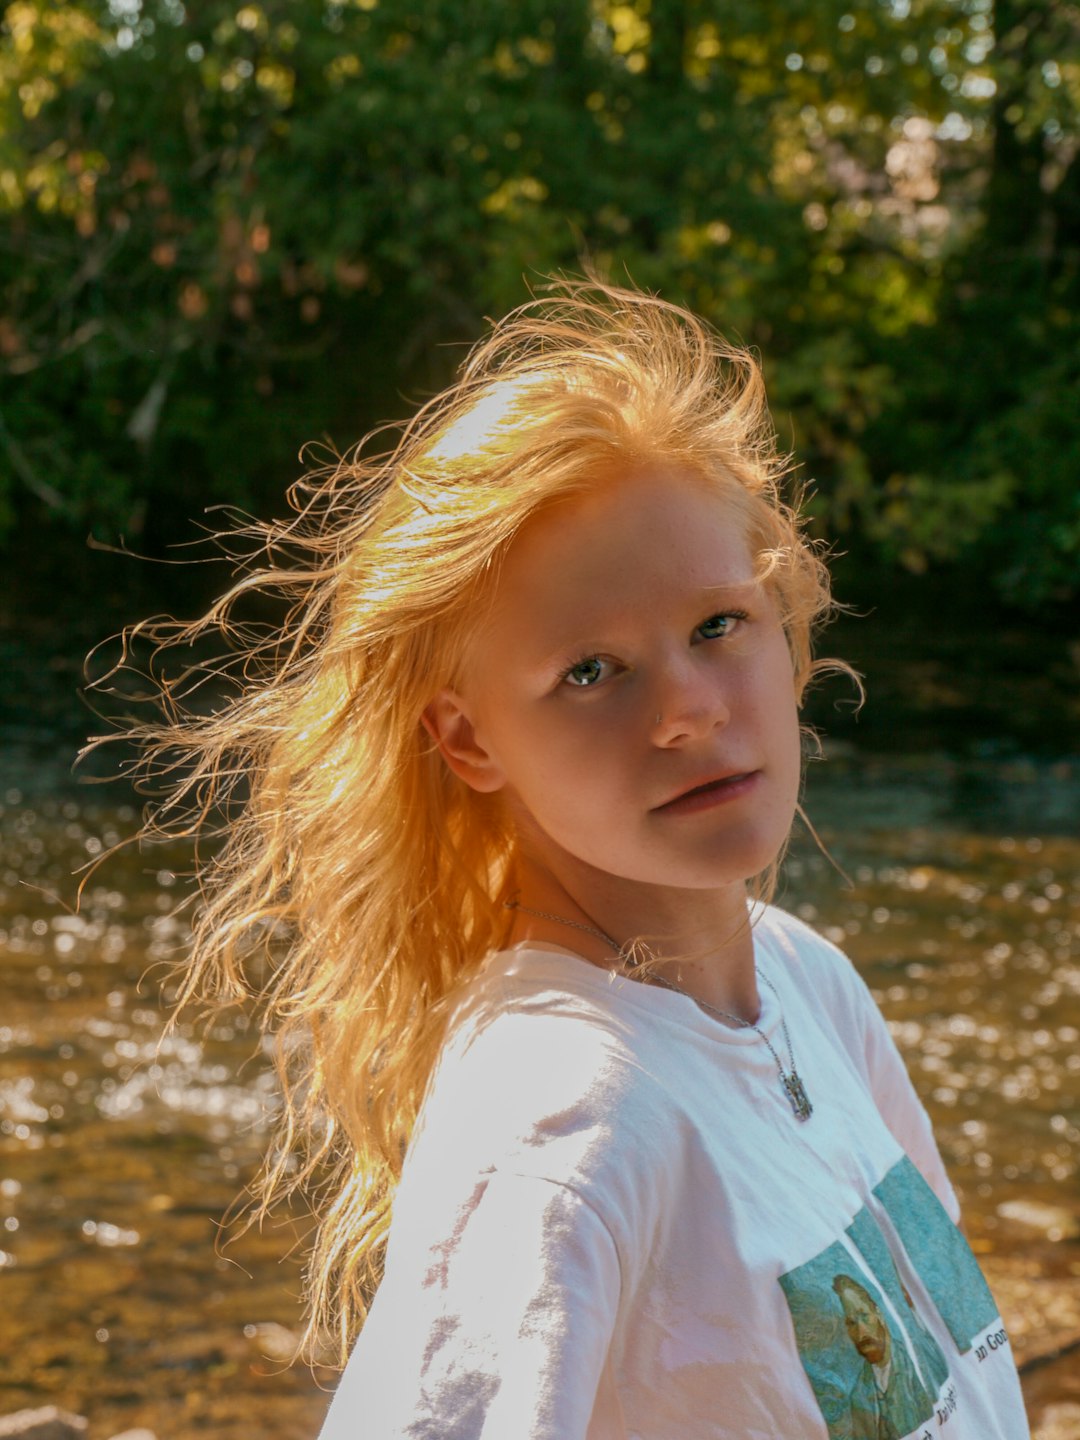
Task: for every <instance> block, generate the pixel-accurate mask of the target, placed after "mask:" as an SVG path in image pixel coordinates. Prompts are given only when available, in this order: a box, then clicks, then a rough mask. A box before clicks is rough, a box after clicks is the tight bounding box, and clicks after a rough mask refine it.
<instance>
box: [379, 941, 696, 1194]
mask: <svg viewBox="0 0 1080 1440" xmlns="http://www.w3.org/2000/svg"><path fill="white" fill-rule="evenodd" d="M530 958H531V957H530ZM574 964H576V965H578V966H580V965H582V964H584V962H581V961H578V962H571V965H570V967H569V968H568V969H567V970H566V971H565V972H564V971H563V970H562V969H560V967H559V966H557V965H538V966H537V967H536V969H535V971H529V970H527V969H526V968H523V969H521V970H518V971H516V972H511V973H507V971H506V969H505V967H504V968H502V969H500V970H498V971H497V972H496V973H495V974H493V975H488V976H485V977H483V978H482V979H480V980H478V983H476V984H475V985H472V986H470V987H469V990H468V991H467V992H466V995H465V997H464V1003H463V1005H462V1006H461V1007H459V1011H458V1013H457V1015H456V1017H455V1021H454V1022H453V1023H452V1026H451V1030H450V1033H449V1035H448V1037H447V1040H446V1043H445V1045H444V1047H443V1051H442V1054H441V1056H440V1059H439V1062H438V1064H437V1066H436V1070H435V1073H434V1075H433V1077H432V1082H431V1085H430V1087H429V1090H428V1094H427V1097H426V1099H425V1102H424V1105H423V1108H422V1111H421V1114H420V1117H419V1119H418V1122H417V1126H416V1130H415V1131H414V1135H413V1141H412V1145H411V1146H410V1151H409V1157H408V1160H407V1162H406V1168H407V1170H408V1171H409V1173H410V1178H411V1179H412V1180H413V1181H414V1182H416V1181H418V1180H419V1178H420V1177H421V1176H424V1177H427V1179H428V1180H430V1181H431V1183H435V1184H438V1185H445V1184H446V1183H447V1181H448V1179H449V1177H450V1176H452V1175H454V1176H461V1177H463V1178H464V1177H466V1176H468V1175H477V1174H483V1173H490V1172H493V1171H500V1172H504V1173H508V1174H517V1175H525V1176H533V1177H536V1178H538V1179H544V1180H550V1181H554V1182H555V1183H557V1184H560V1185H566V1186H569V1187H570V1188H572V1189H574V1190H575V1191H577V1192H578V1193H579V1194H581V1195H582V1196H584V1197H585V1198H586V1199H587V1200H588V1201H589V1203H590V1204H592V1205H594V1206H595V1207H596V1208H597V1209H598V1210H599V1211H600V1213H601V1214H610V1213H612V1212H613V1211H615V1212H617V1211H618V1209H619V1208H624V1207H625V1206H626V1205H627V1204H629V1203H631V1197H632V1193H633V1191H634V1190H635V1188H637V1189H638V1190H639V1191H640V1190H642V1189H644V1188H646V1187H647V1182H648V1177H649V1175H650V1174H652V1175H662V1174H664V1173H670V1171H671V1170H672V1168H673V1152H674V1151H675V1150H677V1147H678V1144H679V1140H678V1129H679V1127H678V1121H677V1116H675V1115H674V1113H673V1107H672V1104H671V1101H670V1098H669V1097H668V1095H667V1094H666V1092H665V1090H664V1087H663V1086H662V1085H661V1084H660V1083H659V1081H658V1080H657V1079H656V1078H655V1076H654V1074H653V1070H652V1067H651V1066H650V1065H649V1063H648V1062H647V1059H645V1058H643V1051H642V1045H641V1041H640V1035H639V1034H638V1032H637V1030H636V1029H635V1025H636V1019H637V1017H636V1015H635V1014H634V1012H633V1011H632V1010H629V1011H628V1010H627V1009H625V1008H621V1007H620V1005H619V1002H618V995H617V994H615V993H612V994H610V995H608V994H607V992H606V989H605V984H604V976H603V975H602V974H600V975H599V980H597V978H596V977H592V976H590V975H588V974H583V975H581V976H577V975H576V974H575V972H574V969H573V965H574ZM579 982H580V983H579ZM673 1121H674V1123H673ZM674 1168H677V1166H676V1167H674ZM403 1178H404V1177H403Z"/></svg>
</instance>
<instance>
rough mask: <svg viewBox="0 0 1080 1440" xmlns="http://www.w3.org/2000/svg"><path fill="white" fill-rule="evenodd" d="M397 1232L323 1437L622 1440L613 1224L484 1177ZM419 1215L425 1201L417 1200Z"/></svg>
mask: <svg viewBox="0 0 1080 1440" xmlns="http://www.w3.org/2000/svg"><path fill="white" fill-rule="evenodd" d="M432 1199H433V1201H435V1203H434V1204H433V1206H432V1208H431V1214H432V1220H433V1221H434V1219H435V1217H436V1216H440V1217H441V1218H442V1219H443V1220H447V1221H449V1223H448V1224H444V1225H442V1226H439V1225H436V1224H433V1226H432V1229H431V1233H430V1234H429V1235H428V1236H427V1237H426V1239H422V1237H421V1236H420V1235H419V1234H417V1233H416V1231H417V1225H416V1222H415V1220H412V1219H410V1223H409V1224H408V1225H407V1227H406V1228H405V1230H404V1231H403V1232H402V1233H400V1234H398V1235H397V1236H395V1242H396V1243H394V1244H392V1247H391V1252H390V1254H389V1256H388V1261H387V1268H386V1274H385V1276H384V1279H383V1282H382V1285H381V1287H380V1289H379V1292H378V1295H377V1297H376V1300H375V1303H374V1305H373V1306H372V1309H371V1312H370V1315H369V1317H368V1321H367V1324H366V1326H365V1328H364V1331H363V1333H362V1335H361V1337H360V1340H359V1342H358V1344H357V1346H356V1349H355V1350H354V1352H353V1355H352V1357H351V1359H350V1361H349V1364H348V1366H347V1368H346V1370H345V1372H344V1375H343V1376H342V1380H341V1383H340V1385H339V1388H338V1391H337V1394H336V1396H335V1399H334V1402H333V1405H332V1407H331V1410H330V1413H329V1415H328V1417H327V1420H326V1424H325V1427H324V1429H323V1431H322V1435H321V1437H320V1440H406V1437H408V1440H504V1437H506V1436H511V1435H512V1436H515V1437H521V1440H609V1437H610V1440H615V1437H619V1436H622V1435H623V1434H624V1431H623V1428H622V1425H621V1421H620V1419H619V1415H618V1402H617V1399H616V1398H615V1394H614V1389H613V1387H612V1386H611V1385H610V1383H609V1377H608V1376H607V1375H606V1370H607V1361H608V1354H607V1352H608V1344H609V1341H610V1338H611V1334H612V1331H613V1328H614V1324H615V1317H616V1312H617V1308H618V1304H619V1295H620V1272H619V1261H618V1256H617V1253H616V1248H615V1244H614V1241H613V1239H612V1236H611V1234H610V1232H609V1231H608V1229H607V1227H606V1226H605V1224H604V1223H603V1221H602V1220H601V1219H600V1217H599V1216H598V1215H597V1214H596V1212H595V1211H594V1210H593V1209H592V1207H591V1206H590V1205H589V1204H588V1202H587V1201H586V1200H584V1199H583V1198H582V1197H581V1196H579V1195H578V1194H576V1193H575V1192H574V1191H573V1190H572V1189H570V1188H568V1187H566V1186H563V1185H559V1184H555V1183H553V1182H551V1181H548V1180H543V1179H538V1178H536V1177H533V1176H522V1175H517V1174H505V1173H499V1172H493V1173H490V1174H487V1175H483V1176H480V1177H478V1178H477V1180H476V1183H475V1186H474V1188H473V1189H472V1191H471V1193H470V1194H468V1195H467V1196H465V1197H464V1199H463V1200H462V1202H461V1203H460V1204H459V1205H458V1206H457V1207H456V1209H454V1210H453V1211H452V1212H451V1213H450V1214H448V1213H447V1211H446V1210H445V1209H444V1208H443V1207H442V1206H441V1205H439V1204H438V1203H437V1200H436V1197H432ZM410 1209H411V1213H412V1214H413V1215H414V1214H415V1207H410Z"/></svg>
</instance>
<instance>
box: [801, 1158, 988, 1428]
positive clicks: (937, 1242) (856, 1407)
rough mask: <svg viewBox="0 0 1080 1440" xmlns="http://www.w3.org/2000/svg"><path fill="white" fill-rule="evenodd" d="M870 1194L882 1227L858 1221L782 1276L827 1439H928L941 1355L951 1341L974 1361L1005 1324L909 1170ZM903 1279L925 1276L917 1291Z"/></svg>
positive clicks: (865, 1218)
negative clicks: (979, 1339)
mask: <svg viewBox="0 0 1080 1440" xmlns="http://www.w3.org/2000/svg"><path fill="white" fill-rule="evenodd" d="M873 1193H874V1196H875V1198H876V1199H877V1200H878V1201H879V1202H880V1204H881V1207H882V1211H883V1214H882V1217H881V1222H880V1223H879V1222H878V1220H877V1219H875V1217H874V1216H873V1215H872V1214H871V1213H870V1212H869V1211H868V1210H865V1209H864V1210H860V1211H859V1213H858V1214H857V1215H856V1216H855V1217H854V1219H853V1220H852V1222H851V1224H850V1225H849V1226H848V1227H847V1230H846V1232H845V1235H844V1238H843V1239H842V1240H840V1239H838V1240H837V1241H835V1242H834V1243H833V1244H832V1245H830V1246H828V1248H827V1249H825V1250H823V1251H821V1253H820V1254H818V1255H815V1256H814V1258H813V1259H812V1260H809V1261H807V1263H806V1264H804V1265H800V1266H798V1267H797V1268H796V1269H794V1270H790V1271H788V1273H787V1274H786V1275H782V1276H781V1277H780V1285H781V1288H782V1289H783V1291H784V1295H785V1297H786V1299H787V1302H788V1308H789V1309H790V1311H791V1318H792V1322H793V1324H794V1327H795V1338H796V1343H797V1345H798V1347H799V1356H800V1358H801V1360H802V1364H803V1369H804V1370H805V1371H806V1374H807V1378H808V1379H809V1381H810V1384H811V1385H812V1386H813V1390H814V1395H815V1397H816V1398H817V1402H818V1404H819V1405H820V1407H821V1413H822V1416H823V1417H824V1419H825V1423H826V1424H827V1426H828V1427H829V1436H830V1440H904V1437H905V1436H908V1435H912V1434H914V1433H915V1432H917V1431H919V1429H920V1427H922V1426H923V1425H925V1424H926V1422H927V1421H929V1420H930V1419H931V1418H932V1417H933V1415H934V1412H935V1408H936V1405H937V1402H938V1397H939V1396H940V1395H941V1394H942V1391H943V1388H944V1387H945V1385H946V1382H947V1380H948V1378H949V1370H950V1364H949V1360H948V1358H947V1356H946V1353H945V1350H944V1349H943V1348H942V1347H943V1345H944V1346H946V1347H948V1342H949V1337H951V1339H952V1341H953V1342H954V1344H955V1347H956V1351H957V1352H959V1353H960V1354H966V1353H967V1352H968V1351H969V1350H970V1349H971V1346H972V1343H973V1341H974V1339H975V1337H976V1336H977V1335H979V1333H980V1332H981V1331H982V1330H983V1329H985V1327H986V1326H987V1325H989V1324H991V1323H992V1321H993V1320H994V1319H995V1318H996V1315H997V1307H996V1305H995V1303H994V1299H993V1296H992V1295H991V1294H990V1291H989V1289H988V1287H987V1285H986V1282H985V1281H984V1280H983V1278H982V1275H981V1273H980V1272H979V1269H978V1265H977V1264H976V1261H975V1258H974V1256H973V1255H972V1254H971V1251H970V1249H969V1247H968V1244H967V1242H966V1241H965V1239H964V1237H963V1236H962V1235H961V1233H960V1231H959V1230H958V1229H957V1228H956V1226H955V1225H954V1224H953V1222H952V1221H951V1220H950V1219H949V1217H948V1215H947V1214H946V1213H945V1210H944V1209H943V1208H942V1206H941V1203H940V1202H939V1200H938V1199H937V1197H936V1195H935V1194H934V1192H933V1191H932V1190H931V1189H930V1187H929V1185H927V1183H926V1181H925V1180H924V1179H923V1177H922V1175H921V1174H920V1173H919V1171H918V1170H917V1169H916V1167H915V1166H914V1165H913V1164H912V1163H911V1161H910V1160H908V1159H906V1158H905V1159H903V1160H901V1161H900V1162H899V1163H898V1164H897V1165H895V1166H894V1167H893V1168H892V1169H891V1170H890V1171H889V1173H888V1174H887V1175H886V1176H885V1178H884V1179H883V1180H882V1181H881V1182H880V1184H878V1185H877V1186H876V1187H875V1189H874V1192H873ZM886 1232H889V1234H887V1233H886ZM890 1235H891V1239H890V1238H889V1236H890ZM916 1239H917V1240H918V1244H916V1243H914V1242H915V1241H916ZM912 1253H914V1254H916V1255H918V1256H919V1261H918V1264H917V1265H915V1264H914V1263H913V1262H912V1261H911V1260H910V1255H911V1254H912ZM900 1255H902V1256H903V1260H902V1263H901V1264H900V1265H899V1266H898V1264H897V1258H898V1256H900ZM905 1269H906V1272H907V1273H908V1274H909V1275H911V1274H912V1271H914V1275H915V1276H917V1280H916V1279H915V1278H914V1276H913V1277H912V1279H911V1282H910V1286H908V1285H905V1283H904V1281H903V1279H902V1278H901V1272H902V1271H904V1270H905ZM920 1283H921V1286H922V1292H920V1293H924V1295H925V1296H929V1297H930V1300H929V1302H928V1301H926V1299H925V1298H924V1299H923V1300H922V1302H921V1303H922V1304H923V1306H924V1307H928V1308H932V1309H933V1310H935V1311H936V1312H937V1316H935V1317H934V1318H933V1321H932V1322H931V1323H929V1324H928V1323H927V1322H928V1319H929V1318H930V1317H929V1315H928V1314H920V1312H919V1303H920V1302H917V1301H916V1299H915V1298H914V1297H913V1295H912V1293H911V1290H912V1289H915V1290H918V1289H919V1285H920ZM938 1317H940V1323H938ZM934 1329H936V1330H937V1333H938V1334H939V1335H940V1337H941V1343H940V1344H939V1342H938V1340H937V1339H935V1336H934V1333H933V1331H934ZM946 1332H947V1334H946ZM950 1353H953V1352H951V1351H950Z"/></svg>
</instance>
